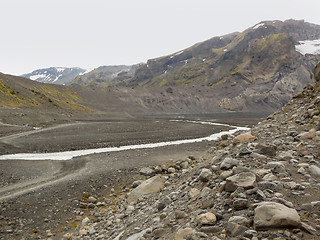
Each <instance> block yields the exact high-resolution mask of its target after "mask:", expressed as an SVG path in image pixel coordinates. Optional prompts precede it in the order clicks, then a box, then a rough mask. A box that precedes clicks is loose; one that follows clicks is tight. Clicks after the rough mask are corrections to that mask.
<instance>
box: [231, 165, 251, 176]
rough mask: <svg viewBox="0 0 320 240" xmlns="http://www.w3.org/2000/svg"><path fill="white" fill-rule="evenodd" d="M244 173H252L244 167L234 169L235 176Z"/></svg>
mask: <svg viewBox="0 0 320 240" xmlns="http://www.w3.org/2000/svg"><path fill="white" fill-rule="evenodd" d="M242 172H251V170H250V169H249V168H246V167H242V166H239V167H234V168H232V173H233V174H238V173H242Z"/></svg>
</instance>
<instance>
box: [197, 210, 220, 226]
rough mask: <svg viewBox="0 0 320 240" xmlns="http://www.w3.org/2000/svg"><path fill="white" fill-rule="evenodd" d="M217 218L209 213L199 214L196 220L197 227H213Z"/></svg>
mask: <svg viewBox="0 0 320 240" xmlns="http://www.w3.org/2000/svg"><path fill="white" fill-rule="evenodd" d="M216 221H217V217H216V215H214V214H213V213H211V212H207V213H203V214H201V215H200V216H199V217H198V219H197V222H198V225H199V226H213V225H215V224H216Z"/></svg>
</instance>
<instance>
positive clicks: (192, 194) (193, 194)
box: [188, 188, 200, 198]
mask: <svg viewBox="0 0 320 240" xmlns="http://www.w3.org/2000/svg"><path fill="white" fill-rule="evenodd" d="M188 195H189V197H190V198H195V197H198V196H199V195H200V190H199V189H198V188H191V189H190V191H189V192H188Z"/></svg>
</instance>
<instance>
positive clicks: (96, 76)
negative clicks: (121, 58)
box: [69, 65, 136, 87]
mask: <svg viewBox="0 0 320 240" xmlns="http://www.w3.org/2000/svg"><path fill="white" fill-rule="evenodd" d="M135 71H136V65H132V66H126V65H115V66H101V67H98V68H96V69H94V70H92V71H90V72H88V73H86V74H83V75H79V76H77V77H76V78H75V79H74V80H73V81H72V82H70V83H69V84H70V85H72V86H102V87H109V86H114V85H116V84H118V83H119V82H121V81H122V80H124V79H127V78H130V77H133V76H134V73H135Z"/></svg>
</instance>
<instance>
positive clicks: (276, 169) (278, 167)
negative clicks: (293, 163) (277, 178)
mask: <svg viewBox="0 0 320 240" xmlns="http://www.w3.org/2000/svg"><path fill="white" fill-rule="evenodd" d="M264 168H265V169H271V171H272V172H273V173H277V174H278V173H283V172H285V171H286V170H285V166H284V165H283V163H281V162H268V163H267V164H266V165H265V166H264Z"/></svg>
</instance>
